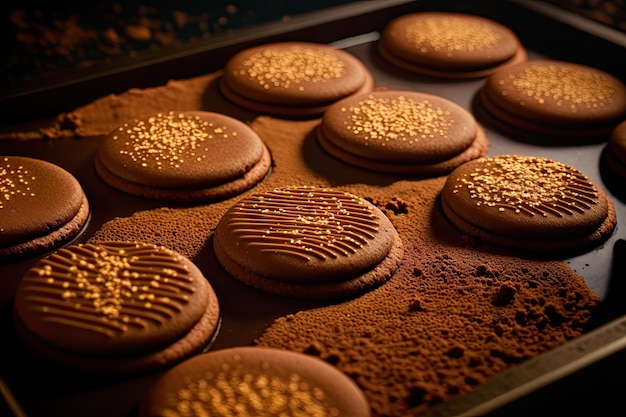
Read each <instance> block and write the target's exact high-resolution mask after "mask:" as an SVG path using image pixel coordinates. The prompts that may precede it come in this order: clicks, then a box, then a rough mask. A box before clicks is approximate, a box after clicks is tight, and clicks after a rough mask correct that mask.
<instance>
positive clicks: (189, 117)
mask: <svg viewBox="0 0 626 417" xmlns="http://www.w3.org/2000/svg"><path fill="white" fill-rule="evenodd" d="M271 163H272V162H271V156H270V153H269V150H268V149H267V147H266V146H265V145H264V144H263V142H262V141H261V139H260V138H259V137H258V136H257V134H256V133H255V132H254V131H253V130H252V129H251V128H250V127H249V126H248V125H246V124H245V123H243V122H241V121H239V120H237V119H234V118H232V117H230V116H226V115H222V114H218V113H212V112H201V111H193V112H191V111H190V112H169V113H157V114H152V115H148V116H145V117H142V118H137V119H134V120H131V121H129V122H127V123H125V124H124V125H122V126H120V127H119V128H118V129H116V130H114V131H113V132H111V133H110V134H109V135H108V136H107V137H106V139H105V140H104V142H103V143H102V145H101V146H100V149H99V150H98V153H97V155H96V160H95V167H96V172H97V173H98V175H99V176H100V177H101V178H102V179H103V180H104V181H105V182H106V183H108V184H109V185H110V186H112V187H114V188H117V189H119V190H121V191H124V192H127V193H130V194H135V195H139V196H142V197H147V198H153V199H159V200H169V201H183V202H194V201H208V200H220V199H225V198H228V197H232V196H234V195H237V194H239V193H242V192H243V191H246V190H248V189H250V188H252V187H253V186H255V185H256V184H257V183H258V182H260V181H261V180H262V179H263V178H265V176H266V175H267V174H268V173H269V171H270V168H271Z"/></svg>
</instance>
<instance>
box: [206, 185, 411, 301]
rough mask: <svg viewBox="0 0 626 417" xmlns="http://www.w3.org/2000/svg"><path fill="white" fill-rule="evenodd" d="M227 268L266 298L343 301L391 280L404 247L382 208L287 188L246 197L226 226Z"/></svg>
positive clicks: (334, 193) (219, 244) (219, 241)
mask: <svg viewBox="0 0 626 417" xmlns="http://www.w3.org/2000/svg"><path fill="white" fill-rule="evenodd" d="M213 243H214V244H213V246H214V249H215V253H216V256H217V258H218V260H219V262H220V263H221V264H222V266H223V267H224V269H226V271H228V272H229V273H230V274H231V275H233V276H234V277H235V278H237V279H239V280H241V281H243V282H245V283H247V284H249V285H251V286H253V287H256V288H257V289H261V290H264V291H267V292H272V293H277V294H282V295H288V296H295V297H304V298H342V297H347V296H352V295H355V294H357V293H362V292H365V291H367V290H368V289H370V288H373V287H374V286H376V285H379V284H381V283H383V282H385V281H386V280H388V279H389V278H390V277H391V275H392V274H393V273H394V272H395V270H396V269H397V267H398V265H399V263H400V261H401V258H402V254H403V246H402V242H401V240H400V237H399V236H398V233H397V231H396V229H395V228H394V227H393V225H392V224H391V222H390V221H389V219H388V218H387V217H386V216H385V215H384V213H382V211H380V209H378V208H377V207H376V206H374V205H372V204H371V203H369V202H367V201H366V200H365V199H363V198H360V197H357V196H355V195H353V194H350V193H348V192H344V191H339V190H333V189H330V188H317V187H288V188H281V189H274V190H272V191H268V192H264V193H259V194H254V195H251V196H248V197H246V198H244V199H242V200H241V201H239V202H238V203H236V204H235V205H233V206H232V207H231V208H230V209H229V210H228V211H227V212H226V213H225V214H224V215H223V217H222V218H221V219H220V221H219V223H218V225H217V227H216V230H215V234H214V242H213Z"/></svg>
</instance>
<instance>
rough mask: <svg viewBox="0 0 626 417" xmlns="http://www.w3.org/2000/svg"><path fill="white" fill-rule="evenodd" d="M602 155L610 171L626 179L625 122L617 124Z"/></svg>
mask: <svg viewBox="0 0 626 417" xmlns="http://www.w3.org/2000/svg"><path fill="white" fill-rule="evenodd" d="M604 155H605V159H606V163H607V165H608V167H609V168H610V169H611V171H612V172H613V173H615V174H617V175H618V176H619V177H620V178H624V179H626V121H624V122H622V123H620V124H618V125H617V126H616V127H615V129H613V131H612V132H611V134H610V136H609V143H608V146H607V148H606V152H605V153H604Z"/></svg>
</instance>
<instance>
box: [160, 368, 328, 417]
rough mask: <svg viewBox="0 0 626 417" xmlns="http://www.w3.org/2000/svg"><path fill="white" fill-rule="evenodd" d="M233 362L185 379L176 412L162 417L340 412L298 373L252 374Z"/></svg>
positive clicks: (317, 416) (322, 416) (298, 416)
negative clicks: (215, 373)
mask: <svg viewBox="0 0 626 417" xmlns="http://www.w3.org/2000/svg"><path fill="white" fill-rule="evenodd" d="M235 360H236V362H235V363H234V364H232V366H224V367H223V369H222V371H221V372H219V373H218V374H217V375H214V374H212V373H208V374H207V375H205V376H204V377H201V378H198V379H195V380H193V379H191V378H188V379H187V381H186V386H185V387H184V388H182V389H180V390H179V391H178V392H177V393H176V394H177V398H176V399H177V404H176V406H175V409H169V410H165V411H164V413H165V415H169V413H173V414H172V415H177V416H179V417H191V416H200V415H207V416H209V415H211V416H231V415H250V416H253V415H275V416H283V415H284V416H287V415H288V416H292V417H334V416H338V415H339V410H338V409H337V408H336V407H333V406H332V405H330V404H329V403H328V399H327V397H326V394H325V392H324V390H323V389H322V388H320V387H316V386H311V385H310V384H308V383H306V382H305V381H303V380H302V379H301V377H300V376H299V375H298V374H295V373H292V374H290V375H285V376H281V375H278V374H272V372H271V366H263V367H262V368H263V369H264V371H265V372H266V373H264V372H263V371H259V372H254V373H251V372H249V371H248V370H247V369H246V368H245V367H244V366H243V365H242V364H241V363H239V361H237V358H235Z"/></svg>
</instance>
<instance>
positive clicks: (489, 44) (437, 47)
mask: <svg viewBox="0 0 626 417" xmlns="http://www.w3.org/2000/svg"><path fill="white" fill-rule="evenodd" d="M381 41H382V42H383V44H384V46H385V48H387V50H389V52H391V53H392V54H394V55H395V56H397V57H399V58H401V59H403V60H406V61H409V62H411V63H414V64H418V65H423V66H425V67H428V68H432V69H439V70H453V71H471V70H479V69H484V68H488V67H493V66H495V65H498V64H500V63H502V62H504V61H507V60H508V59H510V58H512V57H513V56H514V55H515V53H516V52H517V50H518V48H519V47H520V44H519V41H518V39H517V36H516V35H515V34H514V33H513V32H512V31H511V30H510V29H509V28H507V27H505V26H503V25H501V24H499V23H497V22H495V21H493V20H490V19H487V18H484V17H480V16H474V15H468V14H460V13H448V12H421V13H413V14H408V15H404V16H400V17H398V18H396V19H394V20H393V21H391V22H390V23H389V24H388V25H387V27H386V28H385V30H384V31H383V34H382V38H381Z"/></svg>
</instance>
